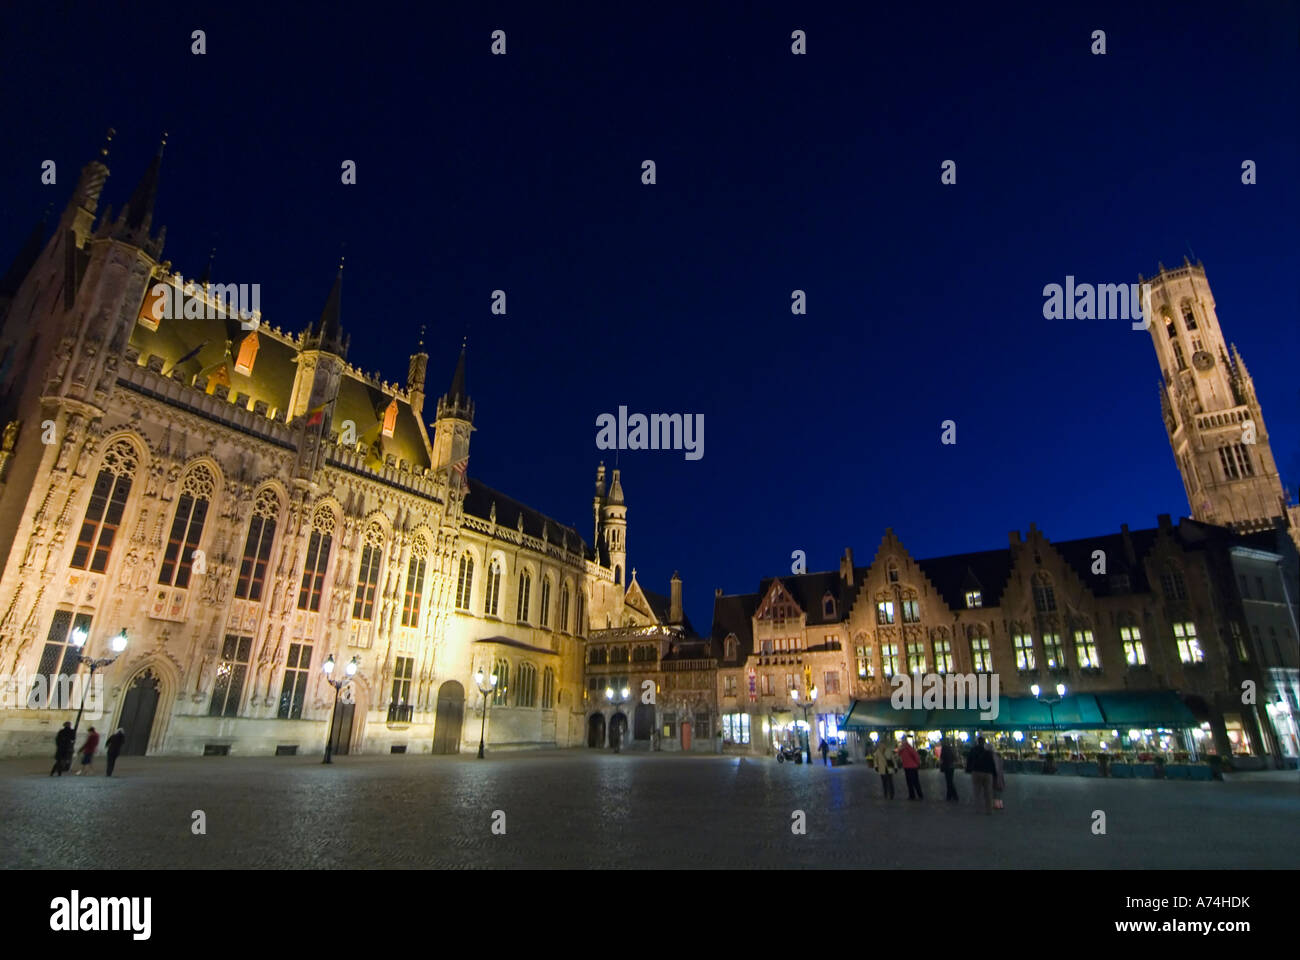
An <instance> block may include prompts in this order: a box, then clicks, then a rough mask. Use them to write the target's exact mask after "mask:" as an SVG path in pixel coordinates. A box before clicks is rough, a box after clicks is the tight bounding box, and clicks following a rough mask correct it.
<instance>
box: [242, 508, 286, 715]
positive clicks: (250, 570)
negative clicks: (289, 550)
mask: <svg viewBox="0 0 1300 960" xmlns="http://www.w3.org/2000/svg"><path fill="white" fill-rule="evenodd" d="M279 514H280V500H279V498H278V497H277V496H276V495H275V494H274V493H272V492H271V491H270V490H263V491H262V492H261V493H259V494H258V495H257V501H256V502H255V503H254V504H253V518H252V519H251V520H250V521H249V522H248V538H247V539H246V540H245V541H244V559H243V560H242V561H241V562H240V564H239V579H238V580H237V581H235V596H236V597H238V598H239V599H240V600H253V601H257V600H261V599H262V587H263V586H264V585H265V583H266V567H267V564H268V563H270V562H271V544H272V542H274V540H275V521H276V518H277V517H278V516H279ZM295 719H296V718H295Z"/></svg>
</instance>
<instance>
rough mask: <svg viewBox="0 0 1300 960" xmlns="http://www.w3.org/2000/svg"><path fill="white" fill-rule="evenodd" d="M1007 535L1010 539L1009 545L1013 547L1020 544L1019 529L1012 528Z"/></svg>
mask: <svg viewBox="0 0 1300 960" xmlns="http://www.w3.org/2000/svg"><path fill="white" fill-rule="evenodd" d="M1008 537H1009V538H1010V539H1011V545H1012V546H1013V547H1018V546H1020V531H1019V530H1012V531H1011V533H1009V534H1008Z"/></svg>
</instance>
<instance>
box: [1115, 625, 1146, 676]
mask: <svg viewBox="0 0 1300 960" xmlns="http://www.w3.org/2000/svg"><path fill="white" fill-rule="evenodd" d="M1119 638H1120V640H1121V641H1122V642H1123V644H1124V662H1125V663H1127V664H1128V665H1129V666H1130V667H1145V666H1146V663H1147V652H1146V650H1145V649H1144V648H1143V646H1142V631H1141V630H1139V629H1138V628H1137V627H1135V626H1126V627H1120V628H1119Z"/></svg>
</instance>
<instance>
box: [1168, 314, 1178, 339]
mask: <svg viewBox="0 0 1300 960" xmlns="http://www.w3.org/2000/svg"><path fill="white" fill-rule="evenodd" d="M1165 333H1166V334H1168V335H1169V339H1170V340H1172V339H1173V338H1174V337H1176V336H1178V326H1177V325H1176V324H1175V323H1174V318H1173V317H1171V316H1170V315H1169V314H1167V313H1166V314H1165Z"/></svg>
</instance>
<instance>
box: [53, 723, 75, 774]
mask: <svg viewBox="0 0 1300 960" xmlns="http://www.w3.org/2000/svg"><path fill="white" fill-rule="evenodd" d="M76 745H77V731H75V730H73V729H72V722H71V721H70V720H64V721H63V729H62V730H60V731H59V732H58V733H56V734H55V735H54V766H53V767H51V768H50V776H51V777H52V776H54V775H55V774H56V773H57V774H58V775H59V776H63V771H64V770H67V769H68V768H69V767H70V766H72V750H73V748H74V747H75V746H76Z"/></svg>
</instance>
